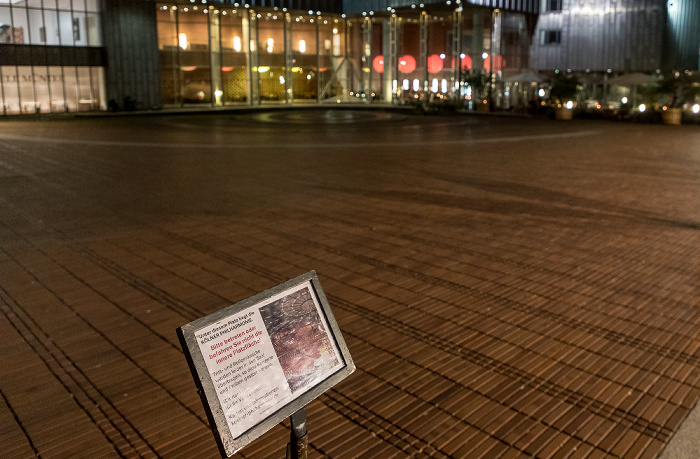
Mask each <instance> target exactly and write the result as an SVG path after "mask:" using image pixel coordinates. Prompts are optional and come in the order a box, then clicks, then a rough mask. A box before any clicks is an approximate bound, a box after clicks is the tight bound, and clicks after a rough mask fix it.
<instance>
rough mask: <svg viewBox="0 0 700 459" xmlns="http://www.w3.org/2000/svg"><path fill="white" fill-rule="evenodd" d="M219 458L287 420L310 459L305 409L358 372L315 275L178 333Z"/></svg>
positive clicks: (294, 448)
mask: <svg viewBox="0 0 700 459" xmlns="http://www.w3.org/2000/svg"><path fill="white" fill-rule="evenodd" d="M177 334H178V338H179V339H180V345H181V346H182V349H183V351H184V352H185V357H186V359H187V362H188V364H189V367H190V371H191V372H192V377H193V378H194V382H195V385H196V386H197V392H198V393H199V394H200V397H201V399H202V404H203V405H204V409H205V411H206V413H207V417H208V419H209V424H210V425H211V428H212V430H213V432H214V437H215V439H216V442H217V445H218V447H219V451H220V452H221V455H222V457H230V456H232V455H233V454H234V453H236V452H237V451H239V450H240V449H241V448H243V447H244V446H246V445H247V444H249V443H250V442H252V441H253V440H255V439H256V438H258V437H259V436H260V435H262V434H263V433H265V432H267V431H268V430H269V429H271V428H272V427H274V426H275V425H276V424H278V423H280V422H281V421H282V420H283V419H285V418H287V417H290V418H291V424H292V433H291V440H290V444H289V446H288V450H287V451H288V457H292V458H295V459H296V458H299V459H301V458H305V457H306V450H307V449H308V437H307V434H306V408H305V407H306V404H307V403H309V402H311V401H312V400H313V399H315V398H316V397H318V396H319V395H321V394H322V393H324V392H325V391H326V390H328V389H330V388H331V387H333V386H334V385H336V384H337V383H338V382H340V381H341V380H343V379H344V378H345V377H347V376H348V375H349V374H351V373H352V372H353V371H354V370H355V365H354V363H353V361H352V357H351V356H350V352H349V350H348V348H347V346H346V344H345V341H344V340H343V337H342V335H341V333H340V330H339V328H338V324H337V323H336V321H335V318H334V317H333V313H332V311H331V309H330V306H329V305H328V300H327V299H326V296H325V294H324V293H323V290H322V289H321V284H320V283H319V281H318V277H317V276H316V273H315V272H314V271H311V272H309V273H307V274H304V275H302V276H299V277H297V278H295V279H292V280H290V281H287V282H285V283H283V284H281V285H278V286H277V287H274V288H272V289H270V290H267V291H265V292H262V293H259V294H257V295H255V296H253V297H251V298H248V299H246V300H243V301H241V302H239V303H236V304H233V305H231V306H228V307H226V308H223V309H221V310H219V311H216V312H214V313H213V314H210V315H208V316H205V317H202V318H199V319H196V320H194V321H192V322H190V323H188V324H186V325H183V326H182V327H180V328H178V329H177Z"/></svg>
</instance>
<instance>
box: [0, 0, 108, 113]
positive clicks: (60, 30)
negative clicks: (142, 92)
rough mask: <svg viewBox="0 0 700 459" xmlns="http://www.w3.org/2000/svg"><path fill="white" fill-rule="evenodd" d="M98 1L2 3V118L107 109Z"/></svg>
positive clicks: (0, 40) (71, 0)
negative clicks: (100, 55)
mask: <svg viewBox="0 0 700 459" xmlns="http://www.w3.org/2000/svg"><path fill="white" fill-rule="evenodd" d="M100 19H101V18H100V10H99V0H23V1H17V0H12V1H10V0H0V81H1V83H2V84H1V86H0V89H1V91H0V97H1V98H2V114H20V113H45V112H63V111H83V110H97V109H105V108H106V105H105V102H104V99H105V95H104V92H105V91H104V74H103V73H104V72H103V68H102V67H101V65H100V64H101V62H100V60H101V59H100V57H99V52H98V51H97V52H87V51H85V52H83V51H84V50H86V49H93V50H97V49H98V48H99V47H100V46H102V32H101V30H100V23H101V22H100Z"/></svg>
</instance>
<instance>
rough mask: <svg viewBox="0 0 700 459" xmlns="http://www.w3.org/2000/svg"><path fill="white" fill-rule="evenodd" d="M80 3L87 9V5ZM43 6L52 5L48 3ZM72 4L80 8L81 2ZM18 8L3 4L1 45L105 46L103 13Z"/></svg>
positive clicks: (0, 24)
mask: <svg viewBox="0 0 700 459" xmlns="http://www.w3.org/2000/svg"><path fill="white" fill-rule="evenodd" d="M79 1H80V3H79V4H80V5H83V8H85V5H86V3H85V2H84V1H83V0H79ZM44 2H45V3H49V2H46V0H44ZM22 3H27V2H22ZM39 3H40V2H39ZM53 3H55V2H53ZM68 3H70V1H69V2H68ZM73 4H78V1H76V0H74V1H73ZM18 5H20V4H19V3H14V4H11V6H4V5H3V4H2V3H0V44H15V45H25V44H27V45H60V46H101V45H102V34H101V31H100V13H99V12H97V11H85V10H84V9H83V10H75V9H73V10H71V9H70V8H69V9H68V10H60V9H56V8H28V7H25V6H18ZM68 6H69V7H70V5H68Z"/></svg>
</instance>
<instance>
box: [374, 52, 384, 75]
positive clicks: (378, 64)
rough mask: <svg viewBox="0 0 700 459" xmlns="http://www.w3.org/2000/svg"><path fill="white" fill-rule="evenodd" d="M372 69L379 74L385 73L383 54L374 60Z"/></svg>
mask: <svg viewBox="0 0 700 459" xmlns="http://www.w3.org/2000/svg"><path fill="white" fill-rule="evenodd" d="M372 68H373V69H374V70H375V71H376V72H377V73H384V56H382V55H381V54H380V55H379V56H375V57H374V59H372Z"/></svg>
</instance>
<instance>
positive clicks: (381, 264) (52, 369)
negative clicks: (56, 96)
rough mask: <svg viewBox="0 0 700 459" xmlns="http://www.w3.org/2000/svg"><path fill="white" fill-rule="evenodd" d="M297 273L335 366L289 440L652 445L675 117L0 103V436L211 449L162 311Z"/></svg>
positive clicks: (699, 313) (667, 273)
mask: <svg viewBox="0 0 700 459" xmlns="http://www.w3.org/2000/svg"><path fill="white" fill-rule="evenodd" d="M311 269H315V270H316V271H317V272H318V276H319V279H320V281H321V283H322V285H323V287H324V290H325V292H326V294H327V295H328V299H329V302H330V305H331V307H332V308H333V311H334V314H335V316H336V319H337V320H338V323H339V325H340V328H341V329H342V331H343V334H344V337H345V340H346V341H347V344H348V346H349V348H350V351H351V353H352V355H353V358H354V360H355V362H356V364H357V367H358V368H357V370H356V372H355V373H354V374H353V375H351V376H350V377H348V378H347V379H346V380H345V381H343V382H342V383H341V384H340V385H338V386H336V387H335V388H333V389H331V390H330V391H328V392H327V393H325V394H324V395H322V396H321V397H320V398H318V399H317V400H316V401H314V402H313V403H311V404H310V405H309V407H308V428H309V435H310V443H311V445H310V448H311V451H310V452H311V457H333V458H356V457H361V458H379V459H384V458H392V457H394V458H404V457H435V458H445V457H453V458H477V457H484V458H492V457H521V456H522V457H526V456H537V457H543V458H545V457H555V458H564V457H568V458H578V457H592V458H597V457H607V456H610V457H615V456H619V457H625V458H637V457H645V458H647V457H655V456H656V455H657V454H659V453H660V452H661V451H662V450H663V448H664V446H665V445H666V444H667V443H668V442H669V441H670V439H671V438H672V436H673V434H674V433H675V432H676V431H677V430H678V429H679V427H680V426H681V424H682V423H683V421H684V420H685V419H686V417H687V416H688V415H689V413H690V412H691V410H692V408H693V407H694V406H695V405H696V403H697V401H698V398H700V366H699V365H698V364H699V363H700V286H699V279H700V130H699V129H698V127H697V126H678V127H668V126H660V125H651V126H647V125H632V124H609V123H598V122H585V121H575V122H568V123H567V122H554V121H549V120H532V119H525V118H498V117H477V116H472V117H468V116H464V117H439V116H432V117H417V116H413V115H410V114H407V115H401V114H384V113H378V112H362V113H353V112H325V111H311V112H299V111H289V112H274V113H269V114H254V113H251V114H247V115H246V114H239V115H232V114H219V115H181V116H157V117H124V118H98V119H80V120H73V119H66V120H60V119H55V120H48V121H34V122H33V121H9V120H7V121H2V122H1V123H0V308H1V311H2V314H0V368H2V370H1V372H2V373H1V377H0V390H1V393H2V398H1V399H0V405H1V406H0V443H2V445H3V446H2V449H3V454H2V455H3V457H7V458H29V457H34V456H35V455H41V457H43V458H54V457H56V458H65V457H71V458H72V457H90V458H99V457H120V456H123V457H139V456H143V457H165V458H175V457H183V458H185V457H186V458H194V457H197V458H199V457H202V458H204V457H211V458H215V457H217V456H218V451H217V449H216V445H215V443H214V438H213V436H212V434H211V431H210V430H209V428H208V425H207V420H206V416H205V413H204V410H203V408H202V405H201V402H200V399H199V397H198V395H197V393H196V391H195V386H194V383H193V381H192V377H191V375H190V373H189V370H188V367H187V364H186V362H185V358H184V356H183V353H182V350H181V349H180V345H179V343H178V340H177V336H176V334H175V329H176V328H177V327H179V326H181V325H183V324H185V323H188V322H190V321H191V320H193V319H195V318H197V317H201V316H203V315H206V314H208V313H211V312H213V311H216V310H218V309H220V308H222V307H224V306H226V305H229V304H231V303H233V302H236V301H239V300H241V299H244V298H246V297H249V296H251V295H253V294H255V293H257V292H260V291H262V290H265V289H267V288H270V287H273V286H275V285H277V284H279V283H281V282H283V281H285V280H287V279H290V278H292V277H295V276H297V275H299V274H302V273H305V272H307V271H309V270H311ZM288 436H289V426H288V423H285V424H283V425H279V426H277V427H275V428H274V429H272V430H271V431H270V432H268V433H267V434H265V435H264V436H263V437H261V438H259V439H258V440H256V441H255V442H253V443H252V444H250V445H249V446H248V447H246V448H244V449H243V450H242V451H241V452H240V453H239V454H238V455H237V456H240V457H245V458H268V457H273V458H280V457H284V448H285V444H286V442H287V439H288Z"/></svg>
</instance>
